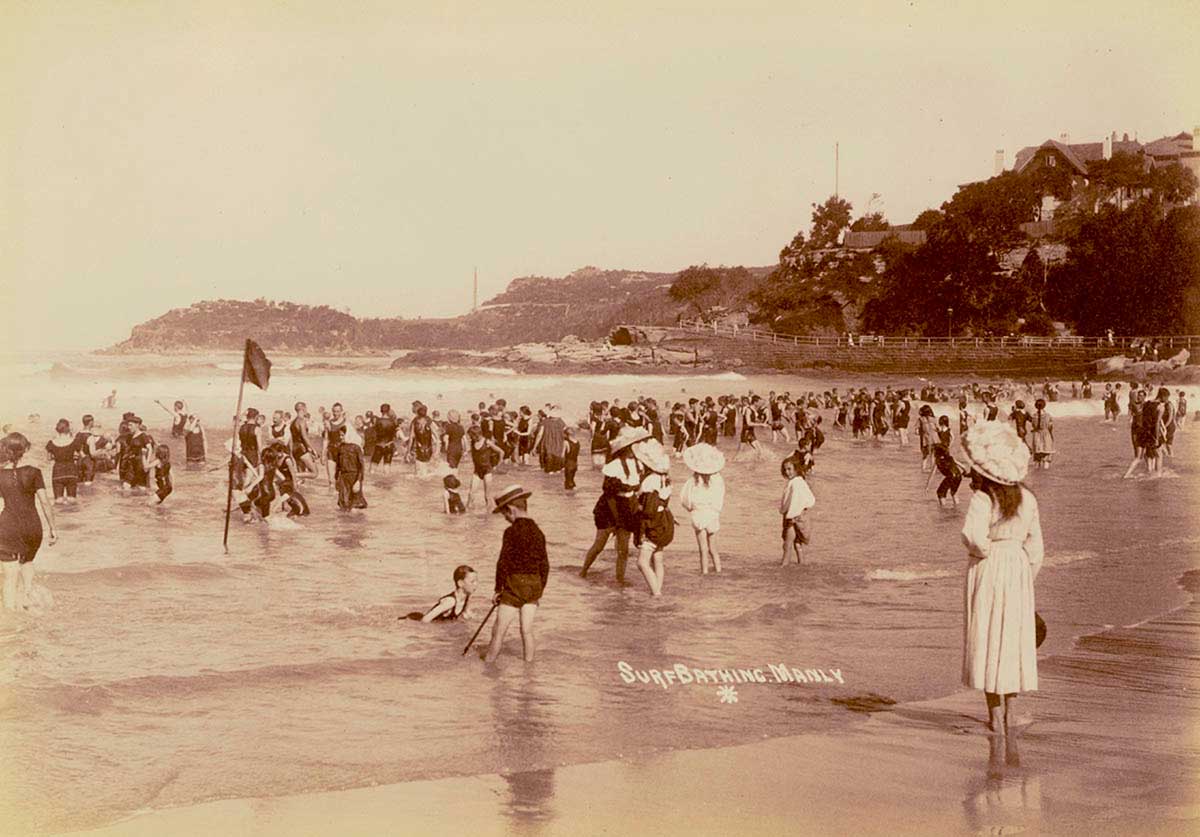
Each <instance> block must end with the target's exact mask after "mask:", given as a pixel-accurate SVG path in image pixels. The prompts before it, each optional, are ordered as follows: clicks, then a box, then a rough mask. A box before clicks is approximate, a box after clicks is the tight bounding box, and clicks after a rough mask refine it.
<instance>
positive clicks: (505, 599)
mask: <svg viewBox="0 0 1200 837" xmlns="http://www.w3.org/2000/svg"><path fill="white" fill-rule="evenodd" d="M532 493H533V492H531V491H525V490H523V489H522V488H521V486H519V485H511V486H509V487H508V488H506V489H504V491H502V492H500V496H498V497H497V498H496V507H495V508H494V509H492V513H493V514H502V515H504V519H505V520H507V521H508V524H509V525H508V528H507V529H505V530H504V540H503V541H502V542H501V545H500V557H499V559H498V560H497V561H496V587H495V589H496V595H495V598H494V599H493V601H494V602H495V603H496V606H497V613H496V622H495V625H493V627H492V641H491V642H490V643H489V644H488V649H487V653H486V654H485V655H484V661H485V662H489V663H491V662H495V660H496V658H497V657H499V656H500V648H501V646H502V645H503V644H504V635H505V634H506V633H508V629H509V628H510V627H511V626H512V623H513V620H515V619H518V618H519V619H520V625H521V648H522V651H523V652H524V658H525V662H527V663H532V662H533V657H534V652H535V650H536V648H535V645H536V643H535V637H534V630H533V623H534V617H535V616H536V615H537V611H538V606H539V604H540V603H541V600H542V593H543V592H544V591H545V589H546V582H547V581H548V580H549V577H550V561H549V559H548V558H547V556H546V536H545V535H543V534H542V530H541V529H539V528H538V525H537V524H536V523H535V522H534V521H533V518H531V517H530V516H529V506H528V501H529V497H530V496H531V494H532Z"/></svg>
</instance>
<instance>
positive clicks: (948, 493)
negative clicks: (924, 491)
mask: <svg viewBox="0 0 1200 837" xmlns="http://www.w3.org/2000/svg"><path fill="white" fill-rule="evenodd" d="M933 463H934V466H935V468H936V470H935V471H931V472H930V473H929V478H928V479H926V480H925V487H926V488H929V483H930V481H931V480H933V475H934V474H935V473H938V474H941V475H942V481H941V482H940V483H938V487H937V501H938V505H939V506H942V505H944V503H943V500H945V499H946V498H947V497H949V498H950V502H951V504H952V505H954V506H957V505H958V497H957V494H958V487H959V485H961V484H962V481H963V474H964V473H965V472H966V470H967V466H965V465H963V464H962V463H961V462H959V461H958V460H956V459H955V458H954V456H953V455H952V454H951V453H950V443H949V442H948V441H946V440H944V439H941V440H939V441H938V442H937V444H935V445H934V446H933Z"/></svg>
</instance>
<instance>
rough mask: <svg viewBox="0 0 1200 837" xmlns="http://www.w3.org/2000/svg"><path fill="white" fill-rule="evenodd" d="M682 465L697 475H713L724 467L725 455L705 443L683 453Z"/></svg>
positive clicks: (693, 446)
mask: <svg viewBox="0 0 1200 837" xmlns="http://www.w3.org/2000/svg"><path fill="white" fill-rule="evenodd" d="M683 464H684V465H686V466H688V467H689V468H691V469H692V470H693V471H695V472H696V473H697V474H715V473H717V472H718V471H720V470H721V469H722V468H724V467H725V454H723V453H721V452H720V451H719V450H717V449H716V448H714V447H713V446H712V445H710V444H708V443H707V442H701V443H700V444H698V445H692V446H691V447H690V448H686V449H685V450H684V451H683Z"/></svg>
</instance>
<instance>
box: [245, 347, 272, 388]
mask: <svg viewBox="0 0 1200 837" xmlns="http://www.w3.org/2000/svg"><path fill="white" fill-rule="evenodd" d="M242 378H243V379H245V380H247V381H249V382H250V383H252V384H254V385H255V386H256V387H258V388H259V389H266V388H267V384H269V383H271V361H269V360H268V359H267V356H266V355H265V354H263V350H262V349H261V348H259V345H258V344H257V343H255V342H254V341H253V340H249V339H248V340H246V354H245V357H243V358H242Z"/></svg>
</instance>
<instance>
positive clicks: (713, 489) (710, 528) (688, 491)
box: [679, 474, 725, 535]
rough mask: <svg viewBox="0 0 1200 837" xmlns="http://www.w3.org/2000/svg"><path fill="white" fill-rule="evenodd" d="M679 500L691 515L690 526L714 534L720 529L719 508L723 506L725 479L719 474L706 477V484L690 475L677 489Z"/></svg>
mask: <svg viewBox="0 0 1200 837" xmlns="http://www.w3.org/2000/svg"><path fill="white" fill-rule="evenodd" d="M679 502H680V504H681V505H682V506H683V507H684V509H686V510H687V511H688V513H690V514H691V516H692V528H693V529H695V530H696V531H697V532H699V531H705V532H708V533H709V534H710V535H715V534H717V532H719V531H721V509H722V508H724V507H725V480H723V479H721V475H720V474H713V475H711V476H710V477H709V478H708V485H705V484H704V483H702V482H699V483H698V482H696V478H695V477H690V478H689V479H688V480H687V482H685V483H684V484H683V487H682V488H680V489H679Z"/></svg>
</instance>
